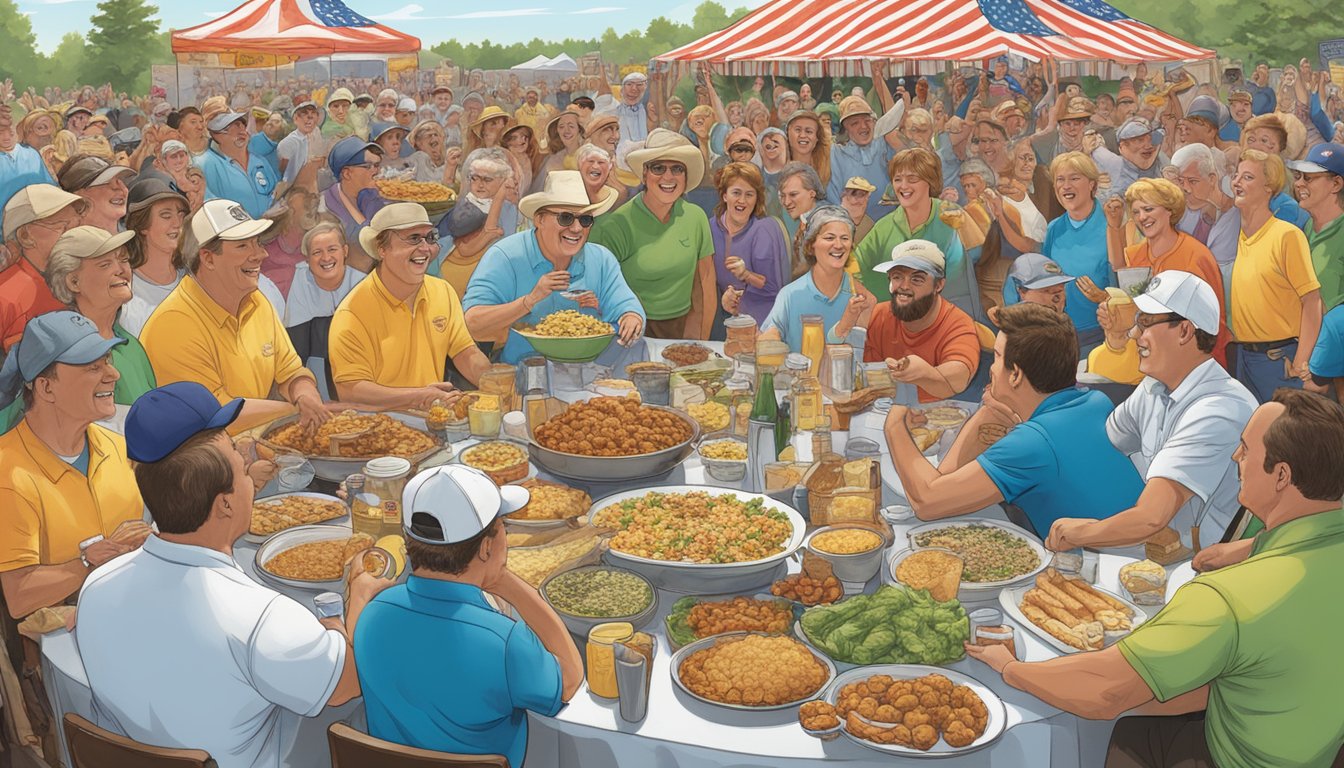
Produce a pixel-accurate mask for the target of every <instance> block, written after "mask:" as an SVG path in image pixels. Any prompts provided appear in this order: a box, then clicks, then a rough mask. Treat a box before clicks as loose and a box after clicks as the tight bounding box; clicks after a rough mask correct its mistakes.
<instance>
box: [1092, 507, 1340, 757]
mask: <svg viewBox="0 0 1344 768" xmlns="http://www.w3.org/2000/svg"><path fill="white" fill-rule="evenodd" d="M1341 583H1344V510H1335V511H1333V512H1323V513H1320V514H1315V515H1311V516H1309V517H1304V518H1301V519H1298V520H1294V521H1292V522H1289V523H1284V524H1283V525H1280V526H1278V527H1276V528H1274V529H1273V530H1268V531H1265V532H1264V533H1261V534H1260V535H1259V537H1257V539H1256V542H1255V546H1254V548H1253V549H1252V550H1251V556H1250V557H1249V558H1247V559H1246V560H1244V561H1243V562H1240V563H1237V564H1236V565H1231V566H1228V567H1226V568H1221V569H1219V570H1216V571H1212V572H1209V573H1204V574H1200V575H1199V576H1197V577H1196V578H1195V580H1194V581H1192V582H1190V583H1189V584H1186V585H1185V586H1183V587H1181V588H1180V590H1178V591H1177V592H1176V594H1175V595H1174V596H1173V597H1172V599H1171V602H1169V603H1167V606H1166V607H1165V608H1163V609H1162V611H1161V612H1160V613H1158V614H1157V616H1155V617H1153V619H1152V620H1150V621H1148V622H1147V623H1145V624H1143V625H1142V626H1140V627H1139V628H1137V629H1135V630H1134V632H1133V633H1131V634H1130V635H1129V636H1128V637H1126V638H1124V639H1123V640H1121V641H1120V642H1119V644H1118V645H1119V648H1120V652H1121V653H1122V654H1123V655H1124V657H1125V659H1126V660H1127V661H1128V662H1129V664H1130V666H1132V667H1133V668H1134V671H1135V672H1137V673H1138V674H1139V676H1140V677H1142V678H1143V681H1144V682H1145V683H1147V685H1148V687H1149V688H1150V689H1151V690H1152V692H1153V695H1154V696H1156V697H1157V698H1158V699H1159V700H1161V701H1168V700H1170V699H1172V698H1174V697H1176V696H1179V695H1181V694H1183V693H1186V692H1188V691H1192V690H1195V689H1196V688H1199V687H1200V686H1202V685H1204V684H1206V683H1207V684H1209V704H1208V716H1207V720H1206V721H1205V726H1204V732H1205V736H1206V738H1207V739H1208V744H1209V751H1210V752H1211V753H1212V754H1213V758H1214V760H1215V761H1216V762H1217V763H1218V765H1219V766H1220V768H1280V767H1281V766H1286V765H1292V766H1301V767H1302V768H1328V767H1329V766H1330V764H1331V763H1332V762H1333V761H1334V759H1335V755H1336V753H1337V752H1338V751H1339V745H1340V742H1341V740H1344V708H1342V707H1341V706H1340V700H1339V692H1340V691H1341V690H1344V663H1341V662H1340V658H1339V638H1340V637H1342V636H1344V611H1341V610H1339V585H1340V584H1341Z"/></svg>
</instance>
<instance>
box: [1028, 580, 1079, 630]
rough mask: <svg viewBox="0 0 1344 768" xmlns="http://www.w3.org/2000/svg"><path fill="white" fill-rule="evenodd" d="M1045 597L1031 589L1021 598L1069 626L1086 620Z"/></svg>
mask: <svg viewBox="0 0 1344 768" xmlns="http://www.w3.org/2000/svg"><path fill="white" fill-rule="evenodd" d="M1045 597H1046V596H1043V595H1042V594H1041V593H1040V592H1038V591H1037V590H1034V589H1033V590H1031V591H1030V592H1028V593H1027V594H1026V596H1025V597H1024V598H1023V600H1024V602H1030V603H1031V604H1032V605H1034V606H1036V607H1037V608H1040V609H1041V610H1042V611H1045V612H1046V613H1047V614H1049V615H1050V617H1051V618H1053V619H1058V620H1059V621H1061V622H1063V623H1064V624H1065V625H1066V626H1070V627H1071V626H1073V625H1075V624H1081V623H1083V621H1085V620H1086V619H1083V618H1080V617H1079V616H1078V615H1076V614H1074V613H1070V612H1069V611H1068V610H1065V609H1064V608H1061V607H1059V606H1058V605H1056V604H1054V602H1053V601H1051V600H1048V599H1045Z"/></svg>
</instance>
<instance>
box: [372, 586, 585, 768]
mask: <svg viewBox="0 0 1344 768" xmlns="http://www.w3.org/2000/svg"><path fill="white" fill-rule="evenodd" d="M354 646H355V663H356V666H357V667H358V669H359V685H360V689H361V690H362V691H363V694H364V709H365V712H366V713H367V715H368V722H369V734H370V735H372V736H374V737H376V738H379V739H383V740H385V741H391V742H395V743H397V744H405V745H407V746H412V747H418V748H420V749H433V750H438V751H441V752H459V753H463V754H472V755H504V756H505V757H507V758H508V759H509V765H522V764H523V755H524V754H525V753H526V752H527V712H528V711H532V712H536V713H537V714H540V715H546V716H548V717H549V716H553V715H555V714H556V713H557V712H559V711H560V709H561V707H563V706H564V702H563V701H561V699H560V694H561V682H560V663H559V662H558V661H556V660H555V657H554V656H552V655H551V654H550V652H549V651H547V650H546V648H545V646H543V645H542V644H541V641H540V640H539V639H537V636H536V634H534V633H533V632H532V630H531V629H530V628H529V627H528V626H527V625H526V624H525V623H523V622H521V621H514V620H513V619H510V618H508V617H506V616H504V615H503V614H501V613H499V612H498V611H496V610H495V609H494V608H491V607H490V604H489V603H487V602H486V601H485V593H483V592H482V591H481V590H480V589H479V588H477V587H475V586H472V585H470V584H463V583H461V582H455V581H441V580H439V579H426V578H421V577H419V576H411V577H409V578H408V579H407V580H406V583H405V584H398V585H397V586H395V587H391V588H389V589H387V590H385V591H383V592H381V593H379V595H378V596H377V597H375V598H374V599H373V601H372V602H370V603H369V604H368V606H367V607H366V608H365V609H364V613H363V614H361V615H360V617H359V624H358V626H357V627H356V628H355V637H354Z"/></svg>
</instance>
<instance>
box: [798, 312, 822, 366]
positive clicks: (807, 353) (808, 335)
mask: <svg viewBox="0 0 1344 768" xmlns="http://www.w3.org/2000/svg"><path fill="white" fill-rule="evenodd" d="M802 321H803V340H802V354H803V357H806V358H807V360H808V367H807V372H808V373H810V374H812V375H813V376H816V375H818V374H819V373H820V372H821V357H822V355H823V354H825V352H826V325H825V323H824V321H823V320H822V319H821V315H803V317H802Z"/></svg>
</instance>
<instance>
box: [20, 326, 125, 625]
mask: <svg viewBox="0 0 1344 768" xmlns="http://www.w3.org/2000/svg"><path fill="white" fill-rule="evenodd" d="M124 342H125V339H121V338H116V337H114V338H111V339H104V338H103V337H102V336H101V335H100V334H99V333H98V328H97V326H95V325H94V324H93V322H92V321H91V320H89V319H88V318H86V317H84V316H83V315H79V314H76V313H74V312H67V311H57V312H48V313H46V314H44V315H38V316H37V317H35V318H33V319H32V320H30V321H28V324H27V326H25V328H24V332H23V338H22V339H21V340H20V341H19V342H18V343H17V344H16V345H15V346H14V348H13V349H11V351H10V355H9V357H8V358H7V359H6V360H5V365H4V369H3V371H0V406H4V405H8V404H9V403H10V402H11V401H12V400H13V399H14V398H15V397H18V396H20V395H21V396H22V397H23V401H24V409H25V412H24V417H23V420H22V421H20V422H19V424H18V426H16V427H15V428H14V429H12V430H11V431H10V432H8V433H7V434H5V435H4V436H3V437H0V457H4V460H3V461H0V510H4V514H3V515H0V589H3V591H4V596H5V604H6V605H7V606H8V608H9V613H10V615H12V616H13V617H14V618H16V619H21V618H23V617H24V616H27V615H28V614H30V613H32V612H33V611H36V610H37V609H39V608H45V607H48V606H53V605H59V604H60V603H61V602H63V601H64V600H65V599H66V598H68V597H70V596H71V595H73V594H75V593H76V592H78V591H79V588H80V586H81V585H83V583H84V577H86V576H88V575H89V572H90V571H91V570H92V569H93V568H96V567H97V566H99V565H102V564H103V563H105V562H107V561H108V560H111V559H112V558H114V557H117V556H118V555H121V554H124V553H126V552H130V551H131V550H133V549H135V548H137V547H139V546H140V545H141V544H142V543H144V541H145V537H146V536H148V535H149V526H148V525H146V524H145V523H144V522H143V521H142V520H141V517H142V515H143V514H144V504H143V503H142V502H141V499H140V490H139V489H138V488H137V487H136V484H135V476H134V474H133V473H132V471H131V463H130V461H129V460H128V459H127V458H126V441H125V440H123V439H122V437H121V436H120V435H117V434H115V433H114V432H111V431H109V430H107V429H104V428H103V427H100V426H98V425H97V424H95V423H94V422H96V421H99V420H101V419H106V418H109V417H111V416H112V415H113V413H114V411H115V408H114V406H113V402H112V390H113V389H114V388H115V386H116V383H117V379H118V378H120V374H118V373H117V369H116V368H115V367H114V366H113V365H112V360H111V351H112V348H113V347H115V346H117V345H118V344H122V343H124Z"/></svg>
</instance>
